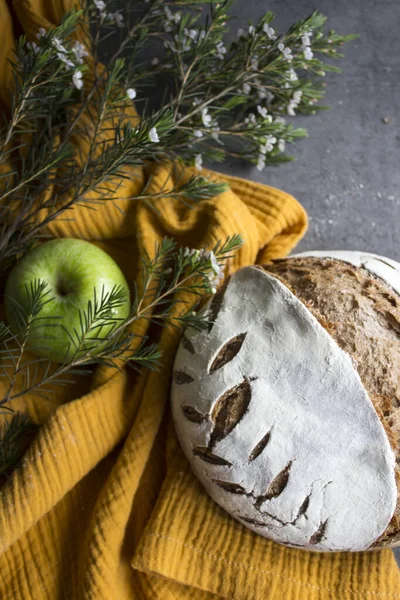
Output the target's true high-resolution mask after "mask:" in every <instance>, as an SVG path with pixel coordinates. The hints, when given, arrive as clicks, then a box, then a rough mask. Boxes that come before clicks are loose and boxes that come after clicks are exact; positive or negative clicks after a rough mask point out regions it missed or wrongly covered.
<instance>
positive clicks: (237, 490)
mask: <svg viewBox="0 0 400 600" xmlns="http://www.w3.org/2000/svg"><path fill="white" fill-rule="evenodd" d="M212 481H213V482H214V483H215V485H217V486H218V487H220V488H222V489H223V490H225V491H226V492H229V493H230V494H245V495H246V496H247V495H248V493H247V491H246V490H245V489H244V487H242V486H241V485H239V484H238V483H232V482H231V481H221V480H220V479H212Z"/></svg>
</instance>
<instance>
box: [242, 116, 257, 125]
mask: <svg viewBox="0 0 400 600" xmlns="http://www.w3.org/2000/svg"><path fill="white" fill-rule="evenodd" d="M244 122H245V124H246V125H248V124H249V123H253V124H255V123H256V122H257V119H256V115H255V114H254V113H249V116H248V117H246V118H245V120H244Z"/></svg>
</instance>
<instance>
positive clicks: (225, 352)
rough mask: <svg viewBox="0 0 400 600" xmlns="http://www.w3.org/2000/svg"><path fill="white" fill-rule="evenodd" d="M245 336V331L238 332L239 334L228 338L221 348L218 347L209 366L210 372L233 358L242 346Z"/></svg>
mask: <svg viewBox="0 0 400 600" xmlns="http://www.w3.org/2000/svg"><path fill="white" fill-rule="evenodd" d="M245 337H246V333H240V334H239V335H236V336H235V337H234V338H232V339H231V340H229V342H227V343H226V344H224V345H223V346H222V348H221V349H220V351H219V352H218V354H217V356H216V357H215V358H214V360H213V362H212V365H211V367H210V373H214V371H217V369H220V368H221V367H223V366H224V365H226V364H227V363H228V362H230V361H231V360H232V359H234V358H235V356H236V354H237V353H238V352H239V350H240V348H241V347H242V344H243V342H244V340H245Z"/></svg>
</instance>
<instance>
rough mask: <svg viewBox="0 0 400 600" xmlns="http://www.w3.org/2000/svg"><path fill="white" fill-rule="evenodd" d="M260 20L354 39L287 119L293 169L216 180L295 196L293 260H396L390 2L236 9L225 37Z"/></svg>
mask: <svg viewBox="0 0 400 600" xmlns="http://www.w3.org/2000/svg"><path fill="white" fill-rule="evenodd" d="M267 10H272V11H273V12H274V13H275V14H276V15H277V19H276V22H275V23H276V26H277V27H278V28H285V27H287V26H288V25H290V24H292V23H293V22H294V21H295V20H297V19H300V18H303V17H305V16H307V15H308V14H310V13H311V12H313V11H314V10H319V11H321V12H322V13H323V14H325V15H326V16H327V17H329V21H328V24H329V26H330V27H332V28H333V29H335V30H336V31H337V32H340V33H358V34H360V38H359V39H358V40H356V41H353V42H351V43H349V44H348V45H347V46H346V48H345V54H346V57H345V59H342V60H341V61H340V63H339V64H340V66H341V68H342V70H343V73H342V74H341V75H333V74H332V75H328V76H327V77H326V82H327V84H328V88H327V97H326V103H327V104H329V105H330V106H331V110H330V111H327V112H321V113H319V114H317V115H315V116H307V117H301V116H299V117H296V118H295V119H294V123H295V124H296V126H299V127H306V128H307V129H308V132H309V136H310V137H309V138H308V139H306V140H302V141H300V142H299V143H298V144H297V145H296V146H295V147H293V152H292V154H294V155H295V156H296V158H297V160H296V161H295V162H294V163H289V164H286V165H282V166H279V167H270V168H266V169H265V170H264V171H263V172H262V173H260V172H259V171H257V169H256V168H253V167H250V166H248V165H243V166H242V165H238V164H237V162H235V163H234V164H233V163H231V164H229V162H228V163H226V164H225V165H223V166H221V165H215V166H216V167H217V170H221V171H225V172H227V173H231V174H234V175H237V176H242V177H247V178H249V179H253V180H256V181H260V182H262V183H266V184H269V185H273V186H276V187H279V188H282V189H283V190H285V191H286V192H289V193H291V194H292V195H293V196H295V197H296V198H297V199H298V200H299V201H300V202H301V203H302V204H303V205H304V206H305V208H306V209H307V211H308V213H309V216H310V227H309V231H308V233H307V235H306V237H305V238H304V240H303V241H302V242H301V243H300V245H299V246H298V249H299V250H307V249H353V250H364V251H369V252H376V253H379V254H383V255H387V256H389V257H392V258H395V259H397V260H400V238H399V236H398V224H399V221H400V192H399V184H400V172H399V167H398V165H399V158H400V152H399V146H400V144H399V142H400V138H399V133H398V121H399V117H398V108H399V104H400V85H399V79H400V78H399V75H400V63H399V54H400V37H399V32H398V31H399V30H398V25H399V22H400V2H399V0H316V1H315V2H310V1H308V0H268V1H266V0H237V3H236V6H235V8H234V10H233V11H232V12H233V13H234V14H235V15H237V16H238V17H239V18H238V19H237V21H235V22H233V23H232V28H233V30H234V31H235V32H236V30H237V28H238V27H246V26H247V23H248V19H249V18H250V19H253V20H256V19H258V18H259V17H260V16H261V15H262V14H263V13H264V12H266V11H267ZM158 91H159V94H161V93H162V90H158ZM384 118H388V119H389V120H390V121H391V122H390V123H389V124H385V123H384V122H383V119H384ZM210 166H212V165H210ZM397 560H398V562H399V564H400V549H399V550H398V551H397Z"/></svg>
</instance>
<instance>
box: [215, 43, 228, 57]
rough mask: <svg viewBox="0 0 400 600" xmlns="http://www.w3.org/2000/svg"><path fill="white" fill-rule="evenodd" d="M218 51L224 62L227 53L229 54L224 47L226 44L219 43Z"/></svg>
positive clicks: (218, 55)
mask: <svg viewBox="0 0 400 600" xmlns="http://www.w3.org/2000/svg"><path fill="white" fill-rule="evenodd" d="M216 50H217V57H218V58H219V59H220V60H224V54H226V52H227V50H226V48H225V46H224V43H223V42H218V44H217V49H216Z"/></svg>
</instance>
